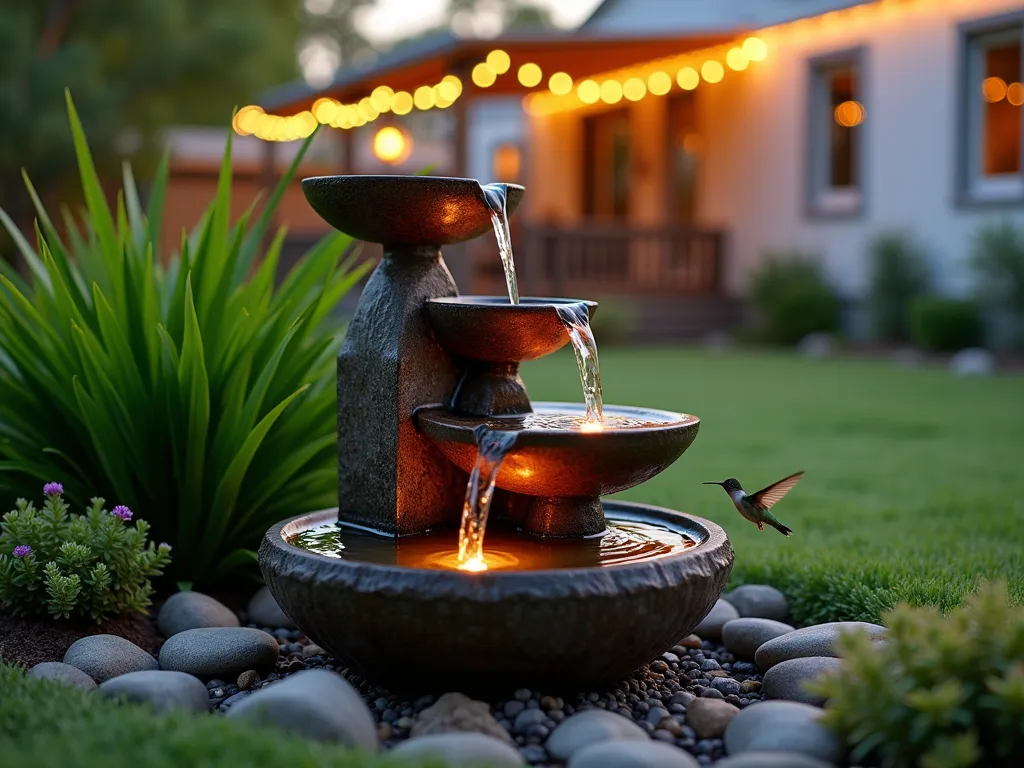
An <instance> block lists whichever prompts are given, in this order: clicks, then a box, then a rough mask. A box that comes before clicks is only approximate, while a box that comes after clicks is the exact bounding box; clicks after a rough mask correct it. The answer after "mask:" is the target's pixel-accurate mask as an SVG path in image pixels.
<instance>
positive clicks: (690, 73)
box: [676, 67, 700, 91]
mask: <svg viewBox="0 0 1024 768" xmlns="http://www.w3.org/2000/svg"><path fill="white" fill-rule="evenodd" d="M676 82H677V83H679V87H680V88H682V89H683V90H684V91H692V90H693V89H694V88H696V87H697V84H698V83H700V75H698V74H697V70H696V69H694V68H693V67H683V68H682V69H680V70H679V74H677V75H676Z"/></svg>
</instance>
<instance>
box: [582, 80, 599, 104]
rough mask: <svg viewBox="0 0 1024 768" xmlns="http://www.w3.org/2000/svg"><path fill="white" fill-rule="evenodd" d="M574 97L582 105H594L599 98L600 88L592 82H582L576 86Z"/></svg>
mask: <svg viewBox="0 0 1024 768" xmlns="http://www.w3.org/2000/svg"><path fill="white" fill-rule="evenodd" d="M576 96H577V97H578V98H579V100H580V101H582V102H583V103H584V104H596V103H597V102H598V100H599V99H600V98H601V86H600V85H598V84H597V83H596V82H595V81H594V80H584V81H583V82H582V83H580V84H579V85H578V86H576Z"/></svg>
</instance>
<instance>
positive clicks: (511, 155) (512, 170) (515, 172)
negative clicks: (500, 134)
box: [492, 144, 520, 182]
mask: <svg viewBox="0 0 1024 768" xmlns="http://www.w3.org/2000/svg"><path fill="white" fill-rule="evenodd" d="M519 164H520V157H519V147H517V146H516V145H515V144H501V145H499V146H498V147H497V148H496V149H495V150H494V168H493V174H492V175H493V177H494V180H495V181H506V182H509V181H519Z"/></svg>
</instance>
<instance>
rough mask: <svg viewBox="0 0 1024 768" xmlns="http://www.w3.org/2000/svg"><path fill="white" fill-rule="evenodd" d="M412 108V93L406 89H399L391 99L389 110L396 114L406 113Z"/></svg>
mask: <svg viewBox="0 0 1024 768" xmlns="http://www.w3.org/2000/svg"><path fill="white" fill-rule="evenodd" d="M412 108H413V103H412V94H411V93H409V92H408V91H399V92H398V93H396V94H395V98H394V99H392V101H391V111H392V112H394V113H395V114H396V115H408V114H409V113H410V112H412Z"/></svg>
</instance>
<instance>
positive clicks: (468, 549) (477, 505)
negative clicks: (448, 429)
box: [458, 427, 517, 572]
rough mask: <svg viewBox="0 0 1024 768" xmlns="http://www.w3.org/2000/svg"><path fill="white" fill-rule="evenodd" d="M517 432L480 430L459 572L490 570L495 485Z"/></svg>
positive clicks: (461, 532) (464, 508)
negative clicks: (487, 550)
mask: <svg viewBox="0 0 1024 768" xmlns="http://www.w3.org/2000/svg"><path fill="white" fill-rule="evenodd" d="M516 436H517V435H516V433H515V432H492V431H490V430H488V429H487V428H485V427H480V428H478V429H477V431H476V444H477V457H476V464H475V465H474V466H473V471H472V472H471V473H470V475H469V484H468V485H467V486H466V501H465V503H464V504H463V506H462V526H461V527H460V528H459V561H458V562H459V570H461V571H471V572H480V571H486V570H487V560H486V559H485V558H484V534H485V533H486V532H487V514H488V512H490V509H491V500H492V499H493V498H494V482H495V480H497V478H498V470H499V469H501V462H502V461H503V460H504V459H505V454H507V453H508V452H509V450H511V448H512V446H513V445H514V444H515V442H516Z"/></svg>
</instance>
